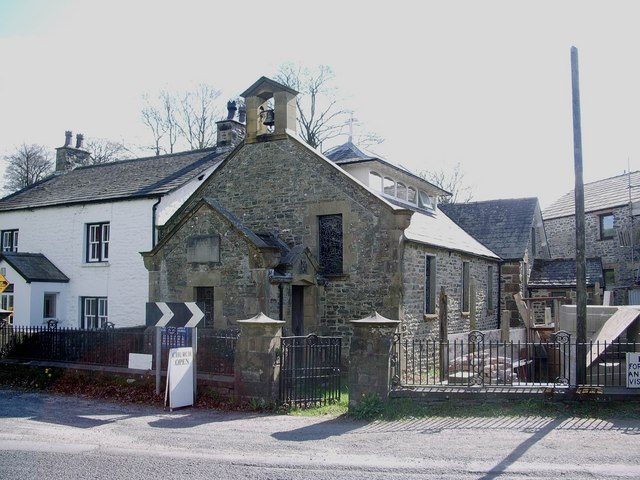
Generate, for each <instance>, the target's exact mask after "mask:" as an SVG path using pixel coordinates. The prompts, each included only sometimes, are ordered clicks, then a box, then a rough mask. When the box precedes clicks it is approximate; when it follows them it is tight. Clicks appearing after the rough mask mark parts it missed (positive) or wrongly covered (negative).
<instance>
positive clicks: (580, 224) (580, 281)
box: [571, 47, 587, 385]
mask: <svg viewBox="0 0 640 480" xmlns="http://www.w3.org/2000/svg"><path fill="white" fill-rule="evenodd" d="M571 93H572V98H573V159H574V169H575V176H576V184H575V185H576V186H575V207H576V208H575V210H576V337H577V338H576V343H577V345H576V385H581V384H584V383H586V379H587V358H586V353H587V349H586V343H587V276H586V270H587V268H586V257H585V235H584V182H583V180H582V131H581V126H580V84H579V80H578V49H577V48H576V47H571Z"/></svg>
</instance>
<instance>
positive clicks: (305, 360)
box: [279, 335, 342, 408]
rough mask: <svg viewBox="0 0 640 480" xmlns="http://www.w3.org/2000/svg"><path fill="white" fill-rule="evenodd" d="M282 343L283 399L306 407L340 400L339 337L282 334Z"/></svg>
mask: <svg viewBox="0 0 640 480" xmlns="http://www.w3.org/2000/svg"><path fill="white" fill-rule="evenodd" d="M280 345H281V347H280V352H279V361H280V396H279V399H280V403H282V404H285V405H288V406H295V407H301V408H306V407H313V406H322V405H326V404H330V403H333V402H337V401H339V400H340V375H341V368H340V362H341V352H342V339H341V338H340V337H319V336H317V335H309V336H307V337H283V338H282V340H281V344H280Z"/></svg>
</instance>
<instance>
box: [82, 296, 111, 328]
mask: <svg viewBox="0 0 640 480" xmlns="http://www.w3.org/2000/svg"><path fill="white" fill-rule="evenodd" d="M108 321H109V311H108V303H107V298H106V297H82V320H81V327H82V328H88V329H94V328H104V327H105V326H106V324H107V322H108Z"/></svg>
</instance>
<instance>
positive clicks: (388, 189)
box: [382, 177, 396, 197]
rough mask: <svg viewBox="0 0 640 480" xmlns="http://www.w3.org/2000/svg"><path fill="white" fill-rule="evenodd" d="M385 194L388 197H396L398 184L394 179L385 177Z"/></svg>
mask: <svg viewBox="0 0 640 480" xmlns="http://www.w3.org/2000/svg"><path fill="white" fill-rule="evenodd" d="M382 185H383V190H382V191H383V192H384V193H385V194H387V195H390V196H392V197H395V196H396V182H394V181H393V180H392V179H390V178H389V177H384V182H383V184H382Z"/></svg>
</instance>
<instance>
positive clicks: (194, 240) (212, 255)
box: [187, 235, 220, 263]
mask: <svg viewBox="0 0 640 480" xmlns="http://www.w3.org/2000/svg"><path fill="white" fill-rule="evenodd" d="M219 261H220V237H219V236H218V235H203V236H197V237H191V238H189V239H188V240H187V262H189V263H209V262H219Z"/></svg>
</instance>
